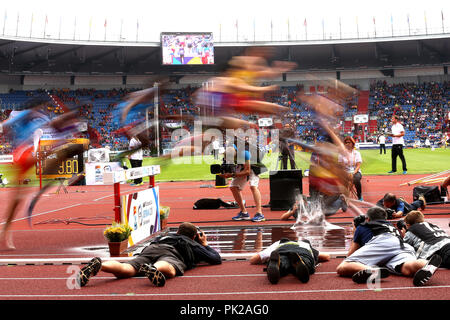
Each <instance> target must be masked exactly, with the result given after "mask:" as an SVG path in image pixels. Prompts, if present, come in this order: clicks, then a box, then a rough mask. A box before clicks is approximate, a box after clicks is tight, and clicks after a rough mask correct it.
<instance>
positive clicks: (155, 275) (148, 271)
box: [139, 264, 166, 287]
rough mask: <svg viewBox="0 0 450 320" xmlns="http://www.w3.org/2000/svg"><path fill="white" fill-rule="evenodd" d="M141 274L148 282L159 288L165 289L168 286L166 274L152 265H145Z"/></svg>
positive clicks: (140, 270)
mask: <svg viewBox="0 0 450 320" xmlns="http://www.w3.org/2000/svg"><path fill="white" fill-rule="evenodd" d="M139 272H140V273H143V274H144V275H145V276H146V277H147V278H148V280H150V282H151V283H152V284H153V285H155V286H157V287H163V286H164V285H165V284H166V277H165V276H164V274H163V273H162V272H161V271H159V270H158V269H156V268H155V267H154V266H152V265H150V264H143V265H142V266H141V267H140V268H139Z"/></svg>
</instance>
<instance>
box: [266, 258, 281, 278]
mask: <svg viewBox="0 0 450 320" xmlns="http://www.w3.org/2000/svg"><path fill="white" fill-rule="evenodd" d="M267 278H268V279H269V281H270V283H272V284H277V283H278V281H279V280H280V254H279V253H278V252H277V251H273V252H272V253H271V254H270V258H269V264H268V265H267Z"/></svg>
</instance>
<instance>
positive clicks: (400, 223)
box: [397, 219, 408, 230]
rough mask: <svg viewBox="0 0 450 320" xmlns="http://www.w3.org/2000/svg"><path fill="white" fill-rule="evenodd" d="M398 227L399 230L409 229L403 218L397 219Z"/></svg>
mask: <svg viewBox="0 0 450 320" xmlns="http://www.w3.org/2000/svg"><path fill="white" fill-rule="evenodd" d="M397 229H398V230H402V229H405V230H408V228H407V227H406V222H405V220H403V219H402V220H398V221H397Z"/></svg>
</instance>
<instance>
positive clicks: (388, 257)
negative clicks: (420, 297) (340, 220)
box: [336, 207, 442, 286]
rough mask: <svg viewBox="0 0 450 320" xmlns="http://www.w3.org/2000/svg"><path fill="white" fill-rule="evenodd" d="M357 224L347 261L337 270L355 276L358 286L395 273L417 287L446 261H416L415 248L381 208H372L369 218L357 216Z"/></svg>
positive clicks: (342, 273) (369, 211)
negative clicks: (370, 279) (376, 275)
mask: <svg viewBox="0 0 450 320" xmlns="http://www.w3.org/2000/svg"><path fill="white" fill-rule="evenodd" d="M354 224H355V228H356V230H355V233H354V235H353V241H352V243H351V245H350V249H349V252H348V254H347V258H346V259H345V260H344V261H343V262H342V263H341V264H340V265H339V266H338V267H337V270H336V271H337V273H338V275H340V276H344V277H352V280H353V281H354V282H356V283H366V282H367V280H368V279H369V278H370V277H371V275H372V274H374V273H377V274H378V276H379V277H380V278H386V277H388V276H389V273H393V274H397V275H403V276H407V277H413V283H414V285H415V286H423V285H424V284H425V283H426V282H427V281H428V280H430V278H431V276H432V275H433V274H434V272H435V271H436V270H437V268H438V267H439V265H440V263H441V261H442V259H441V257H440V256H438V255H436V254H435V255H433V256H431V258H430V259H429V260H428V261H427V260H425V259H416V252H415V250H414V248H413V247H412V246H411V245H409V244H407V243H404V241H403V238H402V236H401V234H400V232H399V231H398V230H397V228H395V227H394V226H392V224H391V223H389V222H388V221H386V211H385V210H384V209H382V208H380V207H372V208H370V209H369V210H368V211H367V218H364V217H361V216H359V217H356V218H355V221H354Z"/></svg>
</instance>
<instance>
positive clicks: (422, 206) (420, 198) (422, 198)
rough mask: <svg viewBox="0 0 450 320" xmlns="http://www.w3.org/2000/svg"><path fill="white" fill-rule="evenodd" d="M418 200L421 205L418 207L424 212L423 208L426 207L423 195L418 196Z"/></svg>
mask: <svg viewBox="0 0 450 320" xmlns="http://www.w3.org/2000/svg"><path fill="white" fill-rule="evenodd" d="M419 200H420V201H422V205H421V206H420V209H421V210H425V208H426V206H427V201H426V200H425V197H424V196H423V194H420V195H419Z"/></svg>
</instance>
